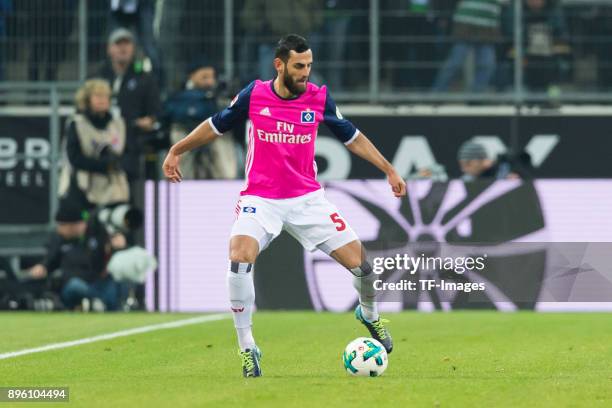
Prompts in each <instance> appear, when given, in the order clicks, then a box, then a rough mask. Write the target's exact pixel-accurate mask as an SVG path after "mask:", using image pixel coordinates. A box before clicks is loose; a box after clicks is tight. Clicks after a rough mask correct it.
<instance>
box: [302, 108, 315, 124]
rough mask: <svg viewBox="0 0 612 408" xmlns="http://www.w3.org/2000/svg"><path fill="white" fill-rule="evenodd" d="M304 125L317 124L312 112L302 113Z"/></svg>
mask: <svg viewBox="0 0 612 408" xmlns="http://www.w3.org/2000/svg"><path fill="white" fill-rule="evenodd" d="M301 113H302V118H301V119H302V123H315V113H314V112H313V111H311V110H305V111H302V112H301Z"/></svg>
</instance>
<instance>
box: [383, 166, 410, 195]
mask: <svg viewBox="0 0 612 408" xmlns="http://www.w3.org/2000/svg"><path fill="white" fill-rule="evenodd" d="M387 181H389V185H390V186H391V190H392V191H393V195H394V196H396V197H398V198H399V197H403V196H405V195H406V182H405V181H404V179H403V178H401V177H400V176H399V174H397V173H396V172H395V171H393V172H391V173H389V174H388V175H387Z"/></svg>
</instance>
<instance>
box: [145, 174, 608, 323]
mask: <svg viewBox="0 0 612 408" xmlns="http://www.w3.org/2000/svg"><path fill="white" fill-rule="evenodd" d="M241 187H242V182H240V181H185V182H183V183H181V184H170V183H166V182H161V183H154V182H149V183H148V185H147V186H146V209H145V213H146V215H145V229H146V231H145V238H146V245H147V249H148V250H149V251H151V252H153V253H155V254H156V255H157V257H158V260H159V268H158V270H157V272H156V273H154V274H151V275H150V276H149V277H148V281H147V285H146V302H147V307H148V309H149V310H161V311H185V312H186V311H218V310H226V309H227V302H228V300H227V295H226V282H225V279H226V272H225V271H226V269H227V259H228V258H227V253H228V239H229V232H230V230H231V225H232V223H233V221H234V219H235V212H234V209H235V207H236V202H237V200H238V192H239V191H240V189H241ZM324 188H325V189H326V195H327V197H328V199H329V200H330V201H331V202H333V203H334V204H336V206H337V207H338V208H339V210H340V213H341V215H342V217H343V218H344V219H346V220H347V221H348V222H349V223H350V225H351V226H352V227H353V229H354V230H355V232H356V233H357V235H358V236H359V237H360V239H361V240H362V242H363V243H364V245H365V246H366V248H367V250H368V253H369V256H370V258H371V259H372V258H373V257H377V258H392V259H394V258H395V257H396V256H400V257H403V256H404V255H409V256H411V257H413V258H423V259H426V258H427V259H429V258H432V257H433V258H435V257H438V258H440V259H444V260H445V261H444V262H446V261H447V258H450V261H449V262H451V265H450V266H448V267H447V266H443V267H442V266H441V265H440V264H436V263H435V261H433V262H434V263H433V264H432V265H433V266H431V267H428V268H424V269H423V268H421V269H418V272H417V273H416V274H414V273H412V274H411V273H410V271H408V270H403V271H402V270H401V269H402V268H399V267H394V266H390V265H387V264H384V266H385V268H386V271H384V273H383V274H382V275H381V277H382V279H384V282H387V283H389V282H391V283H397V282H404V283H405V281H403V280H406V279H407V280H410V279H412V280H415V279H416V280H417V282H416V283H417V284H420V280H429V281H436V282H438V283H440V280H444V281H446V283H447V284H449V282H450V283H452V284H453V285H456V284H458V283H462V287H464V286H465V285H466V284H477V285H480V284H482V285H483V286H482V287H481V288H479V289H474V288H472V289H474V290H467V291H466V290H450V291H449V290H438V291H436V290H433V291H432V290H418V288H417V290H412V291H404V290H401V289H398V290H399V291H398V290H395V291H393V290H391V291H389V290H385V291H384V293H383V294H382V295H381V296H382V297H381V298H380V300H381V301H382V302H384V303H382V304H381V307H382V308H384V309H386V310H401V309H418V310H452V309H463V308H477V309H497V310H506V311H507V310H519V309H535V310H541V311H545V310H611V309H612V303H611V302H610V300H611V299H612V283H611V282H612V267H611V266H610V265H612V263H610V262H609V260H610V259H609V258H610V255H609V254H610V253H611V249H612V221H611V220H610V217H609V214H608V213H609V208H610V206H611V205H612V181H610V180H595V179H590V180H587V179H581V180H577V179H573V180H569V179H556V180H550V179H548V180H535V181H533V182H531V181H520V180H501V181H497V182H494V181H490V182H481V183H463V182H462V181H457V180H455V181H450V182H446V183H440V182H432V181H427V180H422V181H411V182H409V184H408V191H409V197H408V198H405V199H402V200H398V199H396V198H394V197H393V196H392V194H391V192H390V191H389V187H388V185H387V183H386V181H384V180H344V181H335V182H327V183H325V184H324ZM434 243H436V244H434ZM432 245H433V247H432ZM466 256H470V257H472V258H480V262H483V265H484V267H483V268H481V269H478V268H476V269H474V266H473V265H472V266H471V269H470V270H469V271H465V268H463V269H462V270H458V269H457V267H458V266H459V267H462V265H463V266H465V257H466ZM461 259H463V260H461ZM371 261H372V260H371ZM372 262H375V261H372ZM423 262H425V261H423ZM428 262H429V261H428ZM440 262H442V261H440ZM459 262H461V263H462V265H460V264H459ZM381 265H382V264H378V265H377V267H380V266H381ZM428 265H429V264H428ZM375 266H376V264H375ZM415 270H416V269H415ZM350 276H351V275H350V273H349V272H347V271H346V270H344V269H343V268H342V267H340V266H339V265H337V264H336V263H335V262H333V261H332V260H331V259H330V258H329V257H327V256H326V255H324V254H323V253H320V252H315V253H310V252H307V251H305V250H304V249H303V248H302V247H301V246H300V245H299V244H298V243H297V241H295V240H294V239H293V238H291V237H290V236H289V235H288V234H286V233H283V234H282V235H281V236H280V237H279V238H277V240H276V241H274V242H273V243H272V244H271V245H270V247H269V248H268V249H267V250H266V251H264V252H263V253H262V254H261V256H260V257H259V259H258V262H257V264H256V266H255V274H254V277H255V287H256V291H257V300H256V305H257V307H258V308H260V309H315V310H330V311H349V310H351V309H352V308H353V307H354V306H355V304H356V301H357V297H356V293H355V292H354V291H353V288H352V286H351V282H350ZM413 289H414V288H413ZM455 289H456V288H455Z"/></svg>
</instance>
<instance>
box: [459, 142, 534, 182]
mask: <svg viewBox="0 0 612 408" xmlns="http://www.w3.org/2000/svg"><path fill="white" fill-rule="evenodd" d="M457 161H458V162H459V167H460V168H461V172H462V173H463V176H461V178H462V179H463V180H464V181H475V180H484V179H495V180H501V179H516V178H523V179H528V178H532V176H533V167H532V165H531V157H530V156H529V154H528V153H526V152H520V153H519V154H517V155H508V154H503V155H500V156H498V157H497V159H496V160H494V159H491V158H490V157H489V156H488V154H487V151H486V149H485V148H484V146H483V145H481V144H480V143H477V142H473V141H471V140H468V141H466V142H464V143H463V144H462V145H461V146H460V147H459V151H458V152H457Z"/></svg>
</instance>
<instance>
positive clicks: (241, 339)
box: [236, 327, 255, 351]
mask: <svg viewBox="0 0 612 408" xmlns="http://www.w3.org/2000/svg"><path fill="white" fill-rule="evenodd" d="M236 335H237V336H238V347H240V350H241V351H244V350H246V349H250V350H252V349H253V347H255V339H254V338H253V331H252V330H251V327H245V328H242V329H240V328H236Z"/></svg>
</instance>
